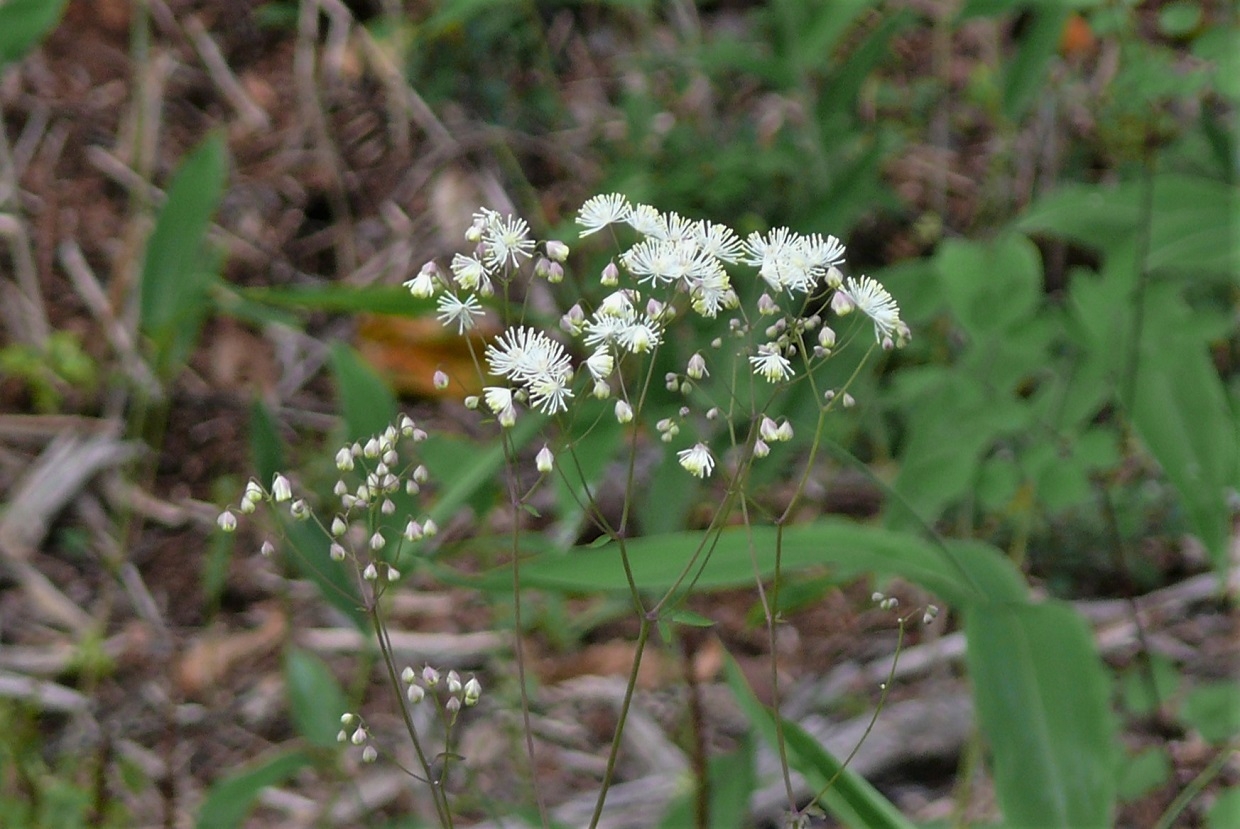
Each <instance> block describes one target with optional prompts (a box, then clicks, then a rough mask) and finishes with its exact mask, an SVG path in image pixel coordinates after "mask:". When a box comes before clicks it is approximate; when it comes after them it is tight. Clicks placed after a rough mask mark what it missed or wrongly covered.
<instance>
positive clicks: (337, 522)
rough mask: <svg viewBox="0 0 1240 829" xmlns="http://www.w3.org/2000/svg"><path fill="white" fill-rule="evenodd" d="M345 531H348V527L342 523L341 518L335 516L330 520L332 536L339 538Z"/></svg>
mask: <svg viewBox="0 0 1240 829" xmlns="http://www.w3.org/2000/svg"><path fill="white" fill-rule="evenodd" d="M347 529H348V525H346V524H345V523H344V519H343V518H341V517H340V516H339V515H337V516H336V517H335V518H333V519H332V535H333V536H335V537H336V538H339V537H340V536H342V535H344V534H345V531H346V530H347Z"/></svg>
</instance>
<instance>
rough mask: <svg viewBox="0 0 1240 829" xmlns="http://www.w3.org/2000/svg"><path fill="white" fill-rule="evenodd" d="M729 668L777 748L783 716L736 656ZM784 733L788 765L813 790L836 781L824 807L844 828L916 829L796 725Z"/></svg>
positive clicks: (751, 714) (735, 689)
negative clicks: (761, 695)
mask: <svg viewBox="0 0 1240 829" xmlns="http://www.w3.org/2000/svg"><path fill="white" fill-rule="evenodd" d="M725 668H726V671H727V681H728V687H729V688H731V689H732V695H733V697H735V699H736V702H737V704H738V705H739V706H740V708H741V711H742V712H744V714H745V715H746V717H748V719H749V723H750V725H752V726H753V727H754V728H755V729H757V731H758V733H759V734H761V735H762V737H763V739H765V740H766V742H767V744H768V745H770V746H771V748H772V749H777V747H778V737H777V734H776V731H775V717H776V716H777V715H776V714H775V713H774V712H772V711H771V710H770V709H768V708H767V707H766V706H764V705H763V704H762V703H761V702H759V701H758V698H757V697H756V696H754V693H753V691H752V690H751V689H750V687H749V683H748V682H746V680H745V676H744V674H742V673H741V670H740V668H739V667H738V666H737V664H736V661H735V660H734V659H732V658H731V656H730V655H729V656H728V659H727V661H726V663H725ZM783 732H784V744H785V746H786V748H787V751H788V765H789V766H791V767H792V768H793V769H795V770H797V771H799V772H800V773H801V774H802V775H804V777H805V780H806V782H807V783H808V784H809V786H810V788H812V789H814V790H815V792H817V791H818V790H819V789H821V788H822V787H823V786H825V785H826V784H827V781H829V780H834V782H833V783H832V784H831V787H830V788H829V789H827V791H826V793H825V794H824V795H823V796H822V798H821V799H820V801H819V802H820V803H821V805H822V806H823V807H824V808H826V809H827V811H829V812H830V813H831V814H833V815H834V816H835V817H836V818H837V819H838V820H839V821H840V822H841V823H843V824H844V825H846V826H855V827H865V829H913V824H912V823H910V822H909V821H908V820H906V819H905V818H904V816H903V815H901V814H900V811H899V809H897V808H896V807H895V806H894V805H892V803H891V801H889V800H887V798H885V797H883V796H882V794H880V793H879V792H878V790H876V789H875V788H874V787H873V786H871V785H870V784H869V783H868V782H866V780H865V779H864V778H863V777H861V776H859V775H857V774H854V773H853V772H852V771H851V770H849V769H848V768H847V767H844V766H843V765H842V764H841V763H840V761H839V760H837V759H836V758H835V757H833V756H831V754H830V753H829V752H827V750H826V749H824V748H823V747H822V746H821V745H819V743H818V741H817V740H815V739H814V738H813V737H812V736H810V735H809V734H808V733H806V732H805V731H804V729H802V728H801V727H800V726H798V725H797V724H796V723H794V722H791V721H787V720H785V721H784V723H783Z"/></svg>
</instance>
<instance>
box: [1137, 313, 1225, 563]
mask: <svg viewBox="0 0 1240 829" xmlns="http://www.w3.org/2000/svg"><path fill="white" fill-rule="evenodd" d="M1151 299H1157V298H1156V297H1152V298H1151ZM1174 303H1175V300H1173V299H1168V298H1162V299H1158V301H1157V302H1153V301H1151V303H1150V305H1151V306H1152V307H1151V308H1150V311H1149V312H1147V313H1149V314H1154V313H1158V314H1160V315H1161V317H1162V320H1163V322H1162V323H1161V324H1160V323H1159V318H1158V317H1151V318H1150V320H1151V321H1150V325H1149V327H1148V329H1147V331H1146V336H1145V338H1144V341H1143V347H1142V349H1141V362H1140V364H1139V366H1138V367H1137V377H1136V388H1135V394H1134V398H1135V399H1134V400H1133V401H1132V412H1131V414H1132V421H1133V424H1134V425H1135V426H1136V429H1137V432H1138V433H1139V434H1140V436H1141V440H1142V442H1143V443H1144V444H1145V446H1146V448H1148V449H1149V451H1150V454H1151V455H1153V456H1154V458H1155V460H1157V461H1158V463H1159V465H1160V466H1161V467H1162V469H1163V472H1164V473H1165V474H1166V476H1167V478H1168V480H1170V481H1171V483H1172V485H1173V486H1174V487H1175V489H1176V492H1177V493H1178V494H1179V496H1180V499H1181V500H1182V502H1183V504H1184V508H1185V511H1186V512H1187V513H1188V516H1189V519H1190V520H1191V522H1192V525H1193V529H1194V531H1195V532H1196V534H1197V536H1198V537H1199V538H1200V539H1201V541H1202V543H1203V544H1204V545H1205V546H1206V549H1207V550H1209V552H1210V555H1211V558H1212V559H1213V561H1214V565H1215V567H1216V568H1217V569H1218V570H1219V571H1220V572H1222V571H1223V569H1224V568H1225V567H1226V565H1227V539H1228V534H1229V531H1230V525H1231V524H1230V522H1231V515H1230V509H1229V507H1228V505H1227V489H1228V488H1229V487H1233V486H1235V485H1236V482H1237V463H1238V461H1237V458H1238V457H1240V455H1238V454H1237V442H1238V438H1237V433H1236V432H1237V419H1236V415H1235V413H1233V412H1232V410H1231V406H1230V404H1229V402H1228V400H1227V394H1226V392H1225V391H1224V389H1223V384H1222V382H1221V381H1220V380H1219V376H1218V372H1217V371H1216V370H1215V368H1214V364H1213V362H1212V361H1211V359H1210V355H1209V353H1208V352H1207V350H1206V347H1205V345H1204V344H1203V343H1201V342H1199V341H1198V339H1197V337H1195V336H1193V334H1192V330H1191V328H1189V329H1188V330H1187V331H1184V330H1182V329H1181V328H1180V326H1179V325H1174V324H1168V323H1174V322H1175V320H1174V319H1173V318H1171V319H1169V318H1168V316H1169V315H1170V314H1171V307H1170V306H1172V305H1173V304H1174ZM1180 316H1181V317H1182V318H1184V319H1188V318H1189V313H1188V312H1187V309H1184V311H1183V313H1182V314H1181V315H1180Z"/></svg>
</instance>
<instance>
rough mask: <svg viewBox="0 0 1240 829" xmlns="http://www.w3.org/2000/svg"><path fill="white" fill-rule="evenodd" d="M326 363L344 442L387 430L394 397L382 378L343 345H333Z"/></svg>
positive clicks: (394, 414) (394, 401)
mask: <svg viewBox="0 0 1240 829" xmlns="http://www.w3.org/2000/svg"><path fill="white" fill-rule="evenodd" d="M329 360H330V363H331V369H332V377H333V378H334V379H335V381H336V400H337V402H338V403H339V405H340V410H341V412H342V414H343V415H344V428H345V435H346V438H347V440H349V441H355V440H364V439H366V438H368V437H370V436H371V435H377V434H379V433H380V432H382V431H383V430H384V429H386V428H387V427H388V425H390V424H391V423H392V422H393V421H394V420H395V419H396V398H395V397H394V396H393V395H392V390H391V389H389V388H388V387H387V384H386V383H384V382H383V379H382V378H381V377H380V376H379V375H378V373H376V372H375V370H374V369H373V368H371V367H370V366H369V365H367V364H366V362H365V361H364V360H362V358H361V357H360V356H358V354H357V352H356V351H354V350H353V349H352V348H351V347H349V346H348V345H346V344H344V343H342V342H334V343H332V346H331V352H330V355H329Z"/></svg>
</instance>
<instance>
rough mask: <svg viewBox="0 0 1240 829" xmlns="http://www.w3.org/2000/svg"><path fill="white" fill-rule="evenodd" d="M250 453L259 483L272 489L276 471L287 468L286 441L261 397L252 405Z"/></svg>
mask: <svg viewBox="0 0 1240 829" xmlns="http://www.w3.org/2000/svg"><path fill="white" fill-rule="evenodd" d="M250 455H251V458H252V460H253V464H254V469H255V470H256V471H257V473H258V481H259V483H260V484H262V485H263V486H264V487H265V488H266V489H268V490H269V489H271V482H272V479H273V478H275V476H276V473H277V472H284V471H285V469H286V467H285V458H284V441H282V440H281V439H280V430H279V427H278V426H277V424H276V419H275V418H274V417H273V416H272V414H271V410H270V409H268V408H267V404H266V403H264V402H263V401H262V400H261V399H259V398H255V399H254V402H253V403H252V404H251V405H250Z"/></svg>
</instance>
